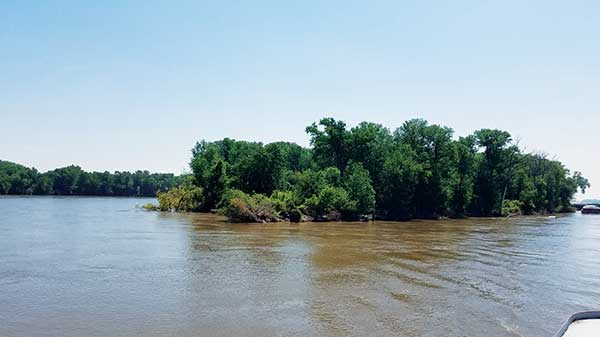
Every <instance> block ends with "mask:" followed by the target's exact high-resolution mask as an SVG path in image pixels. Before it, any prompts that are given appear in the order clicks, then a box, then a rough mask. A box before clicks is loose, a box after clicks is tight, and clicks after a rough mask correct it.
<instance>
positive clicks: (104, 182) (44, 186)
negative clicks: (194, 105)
mask: <svg viewBox="0 0 600 337" xmlns="http://www.w3.org/2000/svg"><path fill="white" fill-rule="evenodd" d="M182 179H183V177H181V176H179V177H178V176H175V175H173V174H171V173H150V172H148V171H136V172H133V173H131V172H119V171H116V172H114V173H110V172H86V171H84V170H82V169H81V167H79V166H74V165H71V166H67V167H62V168H58V169H55V170H52V171H48V172H45V173H40V172H38V171H37V170H36V169H35V168H28V167H25V166H23V165H19V164H16V163H12V162H9V161H3V160H0V194H25V195H27V194H34V195H97V196H144V197H153V196H155V195H156V193H157V192H160V191H167V190H169V189H171V188H173V187H176V186H178V185H179V184H180V182H181V180H182Z"/></svg>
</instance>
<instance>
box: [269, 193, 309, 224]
mask: <svg viewBox="0 0 600 337" xmlns="http://www.w3.org/2000/svg"><path fill="white" fill-rule="evenodd" d="M271 201H272V202H273V207H275V210H276V211H277V212H278V213H279V216H280V217H281V218H284V219H288V220H290V221H291V222H299V221H300V219H301V218H302V216H303V215H304V213H305V212H304V209H303V207H302V202H301V200H300V197H299V196H298V195H297V194H296V193H294V192H293V191H279V190H277V191H273V193H272V194H271Z"/></svg>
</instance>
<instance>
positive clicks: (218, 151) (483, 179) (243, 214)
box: [148, 118, 590, 222]
mask: <svg viewBox="0 0 600 337" xmlns="http://www.w3.org/2000/svg"><path fill="white" fill-rule="evenodd" d="M306 132H307V134H308V136H309V137H310V144H311V146H310V148H305V147H301V146H299V145H297V144H294V143H288V142H274V143H269V144H263V143H260V142H248V141H239V140H234V139H230V138H225V139H222V140H219V141H214V142H207V141H200V142H198V143H197V144H196V145H195V146H194V148H193V149H192V158H191V161H190V168H191V171H192V174H191V175H190V176H189V177H187V178H186V180H185V182H184V183H182V184H180V185H179V186H178V187H174V188H172V189H170V190H169V191H167V192H162V193H159V194H158V201H159V205H154V206H148V208H150V209H157V210H163V211H193V212H209V211H213V210H215V209H216V210H218V212H219V213H220V214H223V215H225V216H227V217H228V218H229V219H230V220H231V221H234V222H276V221H282V220H287V221H294V222H297V221H338V220H347V221H357V220H366V219H386V220H408V219H413V218H421V219H436V218H441V217H465V216H484V217H485V216H512V215H517V214H525V215H526V214H547V213H555V212H569V211H572V209H571V205H570V202H571V199H572V197H573V195H574V194H575V193H576V192H577V191H578V190H580V191H582V192H585V190H586V188H588V187H589V186H590V184H589V182H588V180H587V179H585V178H584V177H583V176H582V175H581V173H579V172H573V173H571V171H569V170H568V169H567V168H566V167H565V166H564V165H563V164H562V163H560V162H558V161H556V160H551V159H548V158H547V156H546V155H544V154H541V153H525V152H524V151H522V150H521V148H520V147H519V146H518V144H517V143H516V142H515V141H514V140H513V138H512V137H511V135H510V134H509V133H508V132H506V131H502V130H493V129H481V130H477V131H475V132H474V133H473V134H471V135H469V136H466V137H458V138H456V137H454V134H453V130H452V129H450V128H448V127H445V126H440V125H435V124H434V125H432V124H429V123H428V122H427V121H425V120H422V119H413V120H409V121H407V122H405V123H404V124H403V125H402V126H400V127H399V128H397V129H395V130H394V131H391V130H390V129H388V128H386V127H384V126H382V125H380V124H375V123H369V122H362V123H360V124H358V125H357V126H355V127H352V128H349V127H347V125H346V124H345V123H344V122H343V121H339V120H335V119H333V118H323V119H321V120H320V121H319V122H318V123H313V124H311V125H309V126H308V127H307V128H306Z"/></svg>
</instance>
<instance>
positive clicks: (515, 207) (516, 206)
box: [502, 200, 523, 216]
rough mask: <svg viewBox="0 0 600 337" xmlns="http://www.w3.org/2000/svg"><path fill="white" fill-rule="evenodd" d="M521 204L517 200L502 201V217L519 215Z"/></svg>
mask: <svg viewBox="0 0 600 337" xmlns="http://www.w3.org/2000/svg"><path fill="white" fill-rule="evenodd" d="M522 206H523V203H522V202H521V201H519V200H504V203H503V204H502V215H506V216H508V215H516V214H521V207H522Z"/></svg>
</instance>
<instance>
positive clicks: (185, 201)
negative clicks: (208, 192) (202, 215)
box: [144, 185, 204, 212]
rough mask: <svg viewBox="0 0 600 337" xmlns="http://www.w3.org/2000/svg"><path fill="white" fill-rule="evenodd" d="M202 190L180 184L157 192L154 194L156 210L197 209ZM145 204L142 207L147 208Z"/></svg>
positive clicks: (184, 210)
mask: <svg viewBox="0 0 600 337" xmlns="http://www.w3.org/2000/svg"><path fill="white" fill-rule="evenodd" d="M203 192H204V191H203V189H202V188H201V187H197V186H193V185H182V186H179V187H175V188H172V189H170V190H168V191H167V192H158V193H157V194H156V197H157V198H158V210H160V211H163V212H180V211H183V212H190V211H198V210H200V209H201V208H202V205H203V201H204V195H203ZM147 206H148V205H146V206H145V207H144V208H146V209H148V207H147ZM154 208H156V206H155V207H154Z"/></svg>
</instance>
